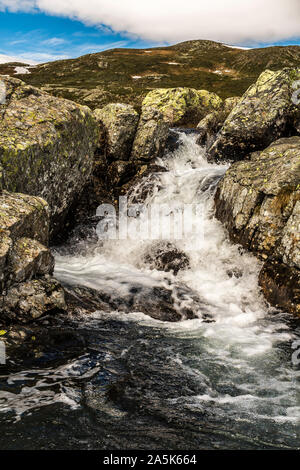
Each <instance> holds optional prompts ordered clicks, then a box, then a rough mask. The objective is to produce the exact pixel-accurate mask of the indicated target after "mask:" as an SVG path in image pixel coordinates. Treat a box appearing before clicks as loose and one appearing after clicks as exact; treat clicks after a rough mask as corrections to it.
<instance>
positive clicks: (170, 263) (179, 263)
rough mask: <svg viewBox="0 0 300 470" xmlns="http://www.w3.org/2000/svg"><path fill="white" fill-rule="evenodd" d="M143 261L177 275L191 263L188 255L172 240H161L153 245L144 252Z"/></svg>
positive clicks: (151, 267) (151, 266)
mask: <svg viewBox="0 0 300 470" xmlns="http://www.w3.org/2000/svg"><path fill="white" fill-rule="evenodd" d="M143 262H144V263H145V264H147V265H148V266H149V267H150V269H157V270H158V271H165V272H173V273H174V275H175V276H176V275H177V274H178V272H179V271H181V270H184V269H187V268H188V267H189V265H190V260H189V258H188V256H187V255H186V254H185V253H184V252H183V251H180V250H179V249H178V248H177V247H176V246H175V245H173V244H172V243H170V242H159V243H156V244H154V245H152V246H151V247H150V248H149V249H148V250H147V251H146V253H145V254H144V256H143Z"/></svg>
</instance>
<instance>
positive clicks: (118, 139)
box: [94, 103, 139, 161]
mask: <svg viewBox="0 0 300 470" xmlns="http://www.w3.org/2000/svg"><path fill="white" fill-rule="evenodd" d="M94 116H95V118H96V120H97V121H98V122H99V123H100V124H102V126H103V128H104V131H105V134H106V143H105V156H106V157H107V159H108V160H125V161H126V160H129V158H130V154H131V149H132V144H133V140H134V137H135V133H136V129H137V125H138V122H139V115H138V113H137V112H136V111H135V110H134V108H133V106H130V105H129V104H120V103H112V104H108V105H107V106H105V107H104V108H102V109H96V110H95V111H94Z"/></svg>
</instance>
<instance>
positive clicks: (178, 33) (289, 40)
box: [0, 0, 300, 63]
mask: <svg viewBox="0 0 300 470" xmlns="http://www.w3.org/2000/svg"><path fill="white" fill-rule="evenodd" d="M191 39H210V40H215V41H219V42H223V43H225V44H231V45H236V46H241V47H265V46H268V45H285V44H297V45H300V0H185V1H183V0H147V1H145V0H0V56H1V54H4V55H8V56H10V57H13V58H16V59H18V60H20V61H22V62H32V63H35V62H39V63H41V62H48V61H52V60H58V59H66V58H73V57H78V56H80V55H84V54H89V53H93V52H100V51H103V50H106V49H112V48H119V47H131V48H149V47H155V46H160V45H168V44H175V43H177V42H181V41H185V40H191Z"/></svg>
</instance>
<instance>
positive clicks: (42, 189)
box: [0, 76, 99, 234]
mask: <svg viewBox="0 0 300 470" xmlns="http://www.w3.org/2000/svg"><path fill="white" fill-rule="evenodd" d="M1 80H2V82H3V83H4V84H5V87H6V101H5V103H4V104H2V105H1V106H0V114H1V123H0V162H1V165H2V167H3V178H2V179H3V186H4V188H5V189H7V190H9V191H11V192H22V193H26V194H30V195H34V196H41V197H43V198H44V199H45V200H46V201H47V202H48V204H49V207H50V214H51V231H52V233H53V234H55V233H57V231H59V230H60V228H61V225H62V223H63V220H64V218H65V216H66V213H67V212H68V210H69V208H70V205H71V203H72V201H73V200H74V198H75V197H76V196H77V195H79V194H80V193H81V191H82V189H83V187H84V185H85V184H86V183H87V181H88V180H89V178H90V175H91V173H92V170H93V166H94V152H95V149H96V146H97V145H98V141H99V127H98V125H97V122H96V120H95V119H94V117H93V115H92V112H91V111H90V110H89V108H87V107H83V106H79V105H77V104H75V103H73V102H71V101H68V100H64V99H60V98H55V97H53V96H50V95H48V94H47V93H45V92H42V91H41V90H38V89H37V88H34V87H32V86H28V85H26V84H25V83H23V82H22V81H20V80H17V79H15V78H10V77H7V76H2V77H1Z"/></svg>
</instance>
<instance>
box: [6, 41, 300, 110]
mask: <svg viewBox="0 0 300 470" xmlns="http://www.w3.org/2000/svg"><path fill="white" fill-rule="evenodd" d="M299 64H300V46H285V47H268V48H263V49H249V50H243V49H235V48H232V47H229V46H225V45H223V44H219V43H216V42H213V41H187V42H184V43H180V44H177V45H175V46H169V47H159V48H154V49H113V50H109V51H105V52H100V53H97V54H88V55H85V56H83V57H79V58H78V59H70V60H62V61H56V62H50V63H47V64H42V65H38V66H36V67H34V68H32V69H31V70H30V72H31V73H30V74H28V75H24V76H23V75H18V77H19V78H21V79H23V80H24V81H26V82H27V83H29V84H32V85H35V86H38V87H43V89H45V90H46V91H49V92H50V93H53V94H54V95H56V96H62V97H65V98H69V99H73V100H74V101H77V102H79V103H81V104H86V105H89V106H91V107H92V108H95V107H100V106H103V105H104V104H106V103H108V102H114V101H121V102H127V103H132V104H134V105H135V106H136V107H139V106H140V104H141V101H142V98H143V97H144V96H145V95H146V94H147V93H148V92H149V91H150V90H152V89H154V88H165V87H167V88H168V87H177V86H186V87H192V88H196V89H207V90H209V91H214V92H216V93H218V94H219V95H220V96H221V97H223V98H226V97H228V96H234V95H241V94H242V93H243V92H244V91H245V90H246V89H247V88H248V87H249V85H250V84H251V83H253V82H254V81H255V80H256V78H257V77H258V75H259V74H260V73H261V72H262V71H263V70H265V69H267V68H269V69H271V70H278V69H281V68H283V67H286V66H290V67H291V66H296V65H298V66H299ZM2 69H3V66H1V65H0V73H3V72H2ZM5 73H9V74H12V75H13V74H14V72H13V71H6V72H5Z"/></svg>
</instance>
